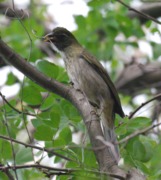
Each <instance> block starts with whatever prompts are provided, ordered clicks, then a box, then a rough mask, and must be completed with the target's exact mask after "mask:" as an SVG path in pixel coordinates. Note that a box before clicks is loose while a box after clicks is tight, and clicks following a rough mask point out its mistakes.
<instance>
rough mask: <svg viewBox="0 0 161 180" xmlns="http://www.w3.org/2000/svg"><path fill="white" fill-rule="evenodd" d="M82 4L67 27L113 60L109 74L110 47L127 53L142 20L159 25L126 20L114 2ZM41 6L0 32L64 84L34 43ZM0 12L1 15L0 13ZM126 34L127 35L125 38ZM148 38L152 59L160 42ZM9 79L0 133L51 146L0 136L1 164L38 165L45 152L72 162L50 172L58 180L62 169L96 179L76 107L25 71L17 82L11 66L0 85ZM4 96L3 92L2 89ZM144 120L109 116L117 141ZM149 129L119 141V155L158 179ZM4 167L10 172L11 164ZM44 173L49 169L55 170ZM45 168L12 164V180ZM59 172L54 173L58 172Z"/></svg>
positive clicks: (53, 160)
mask: <svg viewBox="0 0 161 180" xmlns="http://www.w3.org/2000/svg"><path fill="white" fill-rule="evenodd" d="M87 5H88V6H89V8H90V11H89V13H88V15H87V17H83V16H82V15H78V16H75V22H76V24H77V26H78V29H77V30H76V31H75V32H74V34H75V36H77V38H78V39H79V41H80V43H81V44H83V45H84V46H85V47H86V48H87V49H89V50H90V51H91V52H92V53H93V54H95V55H96V56H97V57H98V58H100V59H103V60H104V61H105V62H106V61H107V60H108V63H109V66H110V67H112V68H111V72H110V74H111V77H112V78H113V79H115V78H116V76H117V71H118V70H119V68H120V67H121V66H123V62H121V61H120V59H119V53H118V52H117V51H116V48H117V49H119V50H120V51H121V52H122V53H124V54H127V51H128V48H129V47H130V48H131V49H133V50H134V51H135V50H137V49H138V48H139V44H138V43H139V40H145V39H146V34H145V31H144V29H145V27H146V28H147V30H148V31H149V32H150V33H152V34H153V33H156V32H158V29H157V26H156V25H155V24H154V23H152V22H150V21H149V22H147V23H146V24H145V25H144V26H141V24H140V23H139V21H138V20H136V19H134V20H131V19H130V18H129V17H128V16H127V9H126V8H125V7H123V6H122V5H120V4H119V3H117V2H115V1H111V0H106V1H99V0H90V1H88V3H87ZM41 8H42V9H40V7H36V6H35V7H34V12H33V14H34V15H33V16H32V15H31V16H30V17H29V18H27V19H24V20H21V19H19V20H18V19H10V22H9V24H8V25H6V26H3V27H1V30H0V33H1V37H2V38H3V40H4V41H5V42H7V44H8V45H10V46H11V47H12V48H13V49H14V50H15V51H16V52H17V53H18V54H20V55H21V56H22V57H24V58H26V60H27V61H28V62H29V63H32V64H33V65H35V67H36V68H37V69H38V70H39V71H41V72H43V73H44V74H46V75H47V76H49V78H54V79H56V80H58V81H60V82H63V83H68V77H67V74H66V72H65V70H64V68H63V67H60V66H57V65H56V64H53V63H51V62H48V61H46V55H45V53H44V52H42V51H40V49H39V48H38V47H39V46H38V44H39V45H40V44H41V42H40V40H39V39H38V38H36V36H38V37H42V36H43V35H44V32H45V28H44V27H43V25H42V24H43V22H42V20H43V21H47V20H48V19H47V17H45V15H44V13H45V12H46V8H45V6H43V5H42V7H41ZM31 10H32V9H31ZM1 16H2V15H1ZM1 16H0V18H2V17H1ZM3 16H4V15H3ZM39 22H41V23H39ZM33 31H35V32H36V35H35V34H34V33H32V32H33ZM119 36H121V37H123V38H122V40H118V39H117V38H116V37H119ZM131 38H133V39H134V40H133V41H131ZM149 44H150V45H151V46H152V50H153V57H152V58H151V59H150V60H151V61H152V59H153V58H155V59H157V58H158V56H159V55H160V49H159V48H158V47H159V45H158V44H157V43H156V42H154V41H150V40H149ZM15 83H17V84H19V85H20V90H19V92H18V93H17V94H16V95H15V96H14V98H13V99H11V100H7V101H8V103H9V104H8V103H6V102H5V99H3V98H1V99H2V100H1V107H0V119H1V121H0V136H7V137H9V138H13V139H17V140H19V141H22V142H24V143H26V144H34V145H36V146H41V145H43V146H44V148H46V149H49V150H51V152H46V151H45V149H44V151H43V148H42V150H38V149H37V150H35V149H33V148H30V147H29V146H27V145H26V146H25V145H21V144H19V143H16V142H14V141H6V140H5V139H4V138H3V137H0V162H1V164H2V165H6V166H7V165H8V164H9V165H15V164H16V165H24V164H27V163H32V164H33V163H35V164H36V162H37V164H39V163H41V162H42V161H43V160H44V159H47V160H48V161H49V162H48V165H51V166H52V167H55V166H56V164H57V163H58V164H59V166H60V165H61V167H62V168H70V169H73V172H72V173H69V174H68V173H67V175H63V176H57V179H61V180H63V179H66V178H67V176H68V178H69V179H72V178H73V179H83V178H84V177H86V179H88V178H89V179H91V178H92V179H99V178H98V174H97V173H98V169H97V168H98V166H97V161H96V159H95V156H94V153H93V151H92V150H91V145H90V142H89V139H88V136H87V135H86V130H85V126H84V124H83V122H82V120H81V117H80V115H79V113H78V112H77V110H76V108H75V107H73V106H72V105H71V104H70V103H69V102H67V101H65V100H64V99H62V98H61V97H59V96H57V95H55V94H52V93H49V92H47V90H45V89H43V88H42V87H40V86H38V85H37V84H35V83H34V82H32V81H31V80H29V79H27V78H24V79H23V81H21V80H20V78H19V77H18V76H17V75H16V74H15V73H14V72H13V69H12V68H10V72H9V73H8V75H7V79H6V81H5V83H4V84H3V85H4V86H6V85H7V86H10V87H12V85H14V84H15ZM4 95H5V96H7V94H4ZM1 97H2V96H1ZM132 98H133V97H127V96H126V95H124V96H122V98H121V101H122V102H123V104H124V105H125V106H128V105H129V106H130V108H134V107H135V104H133V102H132ZM133 110H134V109H133ZM21 112H22V113H21ZM151 123H152V122H151V119H150V118H149V117H142V116H138V117H136V118H133V119H128V117H126V118H124V119H122V118H120V117H116V133H117V135H118V140H119V141H121V140H122V139H124V138H125V137H127V136H129V135H130V134H132V133H134V132H135V131H137V130H141V129H144V128H147V127H149V126H150V125H151ZM80 132H81V137H79V138H80V140H79V141H80V142H78V143H76V142H75V138H74V137H75V136H76V135H77V136H78V135H79V133H80ZM153 135H154V134H149V133H147V132H146V133H144V134H140V135H138V136H135V137H133V138H131V139H129V140H128V141H127V142H125V143H122V144H120V153H121V157H122V158H123V160H124V163H123V164H122V166H123V168H127V169H128V168H129V167H131V168H132V167H136V168H138V169H139V170H140V171H142V172H143V173H144V174H145V175H146V176H147V177H148V179H149V180H152V179H153V180H154V179H160V178H161V171H160V167H161V161H160V159H161V157H160V156H161V145H160V144H159V142H160V136H159V135H158V134H157V135H156V136H155V137H154V136H153ZM82 137H83V138H82ZM13 149H14V150H13ZM52 152H55V153H58V154H59V155H60V156H57V155H56V156H54V155H53V153H52ZM61 156H64V157H66V158H69V159H70V160H66V159H64V158H62V157H61ZM10 172H11V174H12V175H15V174H14V171H10ZM51 172H52V173H53V174H54V173H55V171H51ZM51 172H49V171H45V170H44V169H38V168H37V169H36V168H30V169H25V168H24V169H23V170H21V169H20V170H17V175H18V178H19V179H47V178H46V177H45V174H46V175H47V176H48V175H49V173H51ZM64 173H65V172H64ZM59 175H61V171H60V172H59ZM0 179H4V180H7V179H8V177H7V175H6V174H5V173H4V172H0Z"/></svg>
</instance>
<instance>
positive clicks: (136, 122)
mask: <svg viewBox="0 0 161 180" xmlns="http://www.w3.org/2000/svg"><path fill="white" fill-rule="evenodd" d="M150 124H151V119H150V118H146V117H136V118H134V119H132V120H130V121H129V123H128V124H127V130H128V132H133V131H136V130H137V129H140V128H145V127H147V126H149V125H150Z"/></svg>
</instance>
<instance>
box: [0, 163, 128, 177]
mask: <svg viewBox="0 0 161 180" xmlns="http://www.w3.org/2000/svg"><path fill="white" fill-rule="evenodd" d="M28 168H36V169H43V170H47V171H49V170H50V171H56V172H54V173H53V174H55V173H58V172H59V173H60V174H59V175H63V174H62V173H65V174H71V173H72V172H81V171H85V172H88V173H94V174H97V175H100V174H101V175H108V176H111V177H115V178H118V179H120V180H125V179H124V178H123V177H122V176H119V175H116V174H113V173H106V172H105V173H104V172H100V171H94V170H88V169H83V170H82V169H69V168H55V167H50V166H45V165H40V164H27V165H16V166H0V170H1V171H6V170H9V169H28ZM50 174H52V173H50Z"/></svg>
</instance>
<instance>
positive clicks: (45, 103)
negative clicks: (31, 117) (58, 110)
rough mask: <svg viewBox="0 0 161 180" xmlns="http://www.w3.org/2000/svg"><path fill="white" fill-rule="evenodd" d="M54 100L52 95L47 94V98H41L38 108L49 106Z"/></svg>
mask: <svg viewBox="0 0 161 180" xmlns="http://www.w3.org/2000/svg"><path fill="white" fill-rule="evenodd" d="M54 100H55V99H54V97H53V96H52V95H49V96H48V97H47V98H45V99H44V100H43V102H42V104H41V107H40V110H42V111H44V110H47V109H49V108H51V107H52V106H53V104H54Z"/></svg>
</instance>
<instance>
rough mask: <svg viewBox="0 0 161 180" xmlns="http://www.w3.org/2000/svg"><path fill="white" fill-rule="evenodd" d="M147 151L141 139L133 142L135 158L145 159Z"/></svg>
mask: <svg viewBox="0 0 161 180" xmlns="http://www.w3.org/2000/svg"><path fill="white" fill-rule="evenodd" d="M145 153H146V151H145V147H144V145H143V144H142V143H141V142H140V141H138V140H135V141H134V143H133V158H134V159H136V160H139V161H144V157H145Z"/></svg>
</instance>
